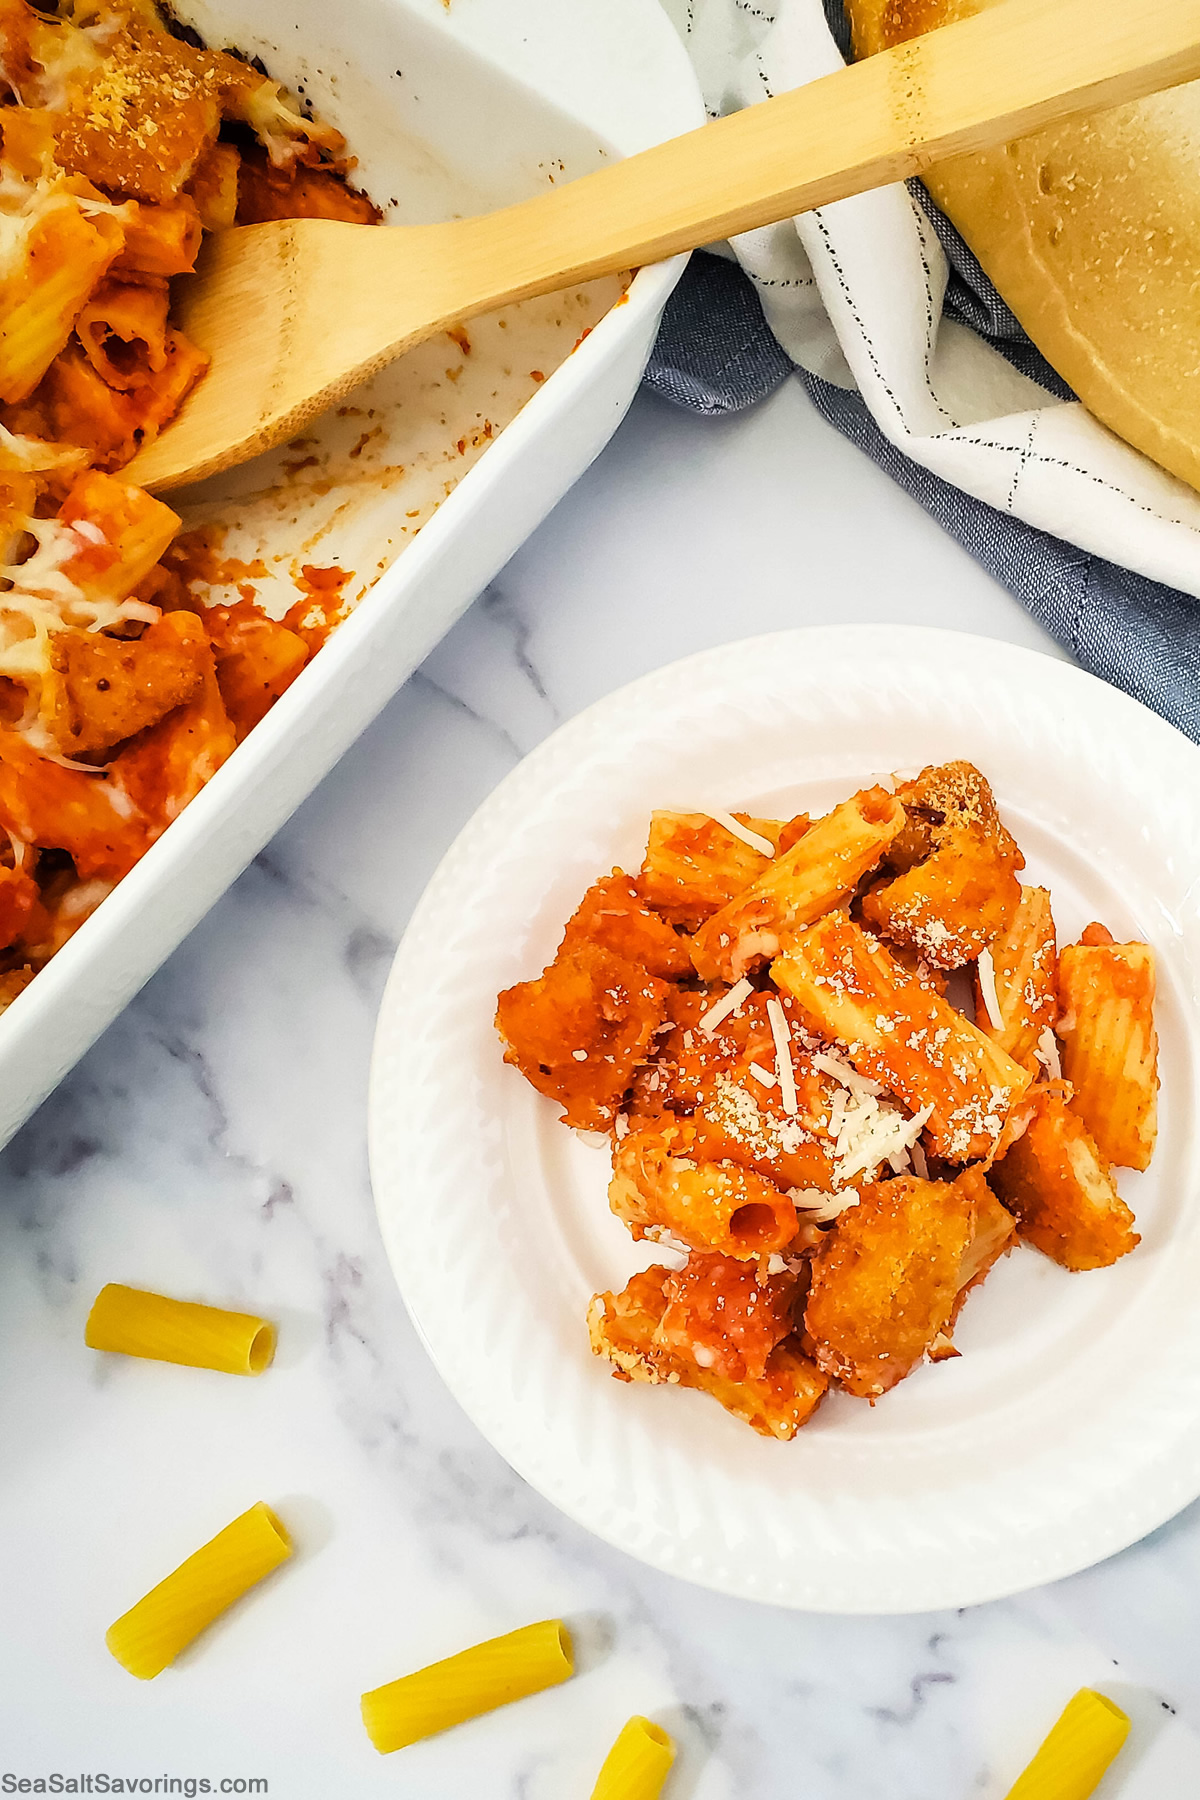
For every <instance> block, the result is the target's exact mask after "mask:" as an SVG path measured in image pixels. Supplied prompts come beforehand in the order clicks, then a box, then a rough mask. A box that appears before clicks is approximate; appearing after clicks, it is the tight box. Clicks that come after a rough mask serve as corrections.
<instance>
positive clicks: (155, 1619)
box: [104, 1500, 292, 1681]
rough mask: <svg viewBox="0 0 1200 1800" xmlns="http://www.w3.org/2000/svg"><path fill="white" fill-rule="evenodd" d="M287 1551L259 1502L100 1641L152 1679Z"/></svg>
mask: <svg viewBox="0 0 1200 1800" xmlns="http://www.w3.org/2000/svg"><path fill="white" fill-rule="evenodd" d="M291 1554H292V1542H291V1539H290V1537H289V1536H288V1533H287V1531H286V1529H285V1528H284V1526H283V1525H282V1524H281V1523H280V1521H279V1520H278V1519H277V1518H276V1516H275V1514H274V1513H273V1512H272V1511H271V1509H270V1507H269V1506H266V1505H264V1503H263V1502H262V1501H261V1500H260V1501H259V1502H258V1503H257V1504H256V1505H254V1506H252V1507H251V1508H250V1509H249V1511H248V1512H244V1513H242V1514H241V1515H240V1516H239V1517H238V1518H236V1519H234V1521H233V1523H232V1524H230V1525H227V1526H226V1527H225V1529H224V1531H219V1532H218V1533H217V1535H216V1537H215V1538H211V1539H210V1540H209V1542H208V1543H207V1544H204V1545H202V1546H201V1548H200V1549H199V1550H197V1551H196V1552H195V1554H194V1555H193V1556H189V1557H188V1559H187V1561H186V1562H183V1563H180V1565H179V1567H178V1568H177V1569H175V1570H174V1571H173V1572H172V1573H171V1574H170V1575H168V1576H167V1578H166V1580H165V1581H160V1582H159V1584H158V1586H157V1587H153V1588H151V1590H150V1592H149V1593H148V1594H146V1595H145V1596H144V1597H143V1598H142V1599H141V1600H139V1601H138V1603H137V1605H136V1606H131V1607H130V1609H129V1611H128V1612H127V1613H123V1614H122V1615H121V1617H120V1618H119V1619H118V1620H117V1622H116V1624H115V1625H110V1626H109V1628H108V1632H107V1634H106V1636H105V1639H104V1641H105V1643H106V1644H107V1645H108V1648H109V1650H110V1651H111V1652H112V1654H113V1656H115V1657H116V1659H117V1661H118V1662H119V1663H120V1665H121V1667H122V1668H123V1669H128V1671H129V1673H130V1674H131V1675H136V1676H138V1678H139V1679H140V1680H142V1681H150V1680H152V1679H153V1677H154V1676H155V1675H161V1673H162V1671H163V1670H164V1669H165V1668H167V1667H168V1665H169V1664H170V1663H173V1662H174V1661H175V1658H176V1657H177V1656H178V1655H179V1653H180V1651H181V1650H185V1649H186V1648H187V1646H188V1645H189V1644H190V1643H192V1641H193V1640H194V1639H195V1638H198V1637H199V1636H200V1633H201V1632H202V1631H205V1630H207V1628H208V1626H210V1625H211V1624H212V1623H213V1621H214V1620H215V1619H219V1618H220V1616H221V1614H222V1613H223V1612H227V1611H228V1609H229V1608H230V1607H231V1606H232V1605H233V1604H234V1602H235V1601H236V1600H240V1599H241V1598H242V1595H243V1594H246V1593H248V1592H249V1591H250V1589H251V1588H252V1587H254V1586H255V1585H256V1584H257V1583H258V1582H260V1581H261V1580H262V1579H263V1578H264V1576H266V1575H269V1574H270V1573H271V1571H272V1570H273V1569H277V1568H278V1567H279V1565H280V1563H283V1562H286V1561H287V1559H288V1557H289V1556H290V1555H291Z"/></svg>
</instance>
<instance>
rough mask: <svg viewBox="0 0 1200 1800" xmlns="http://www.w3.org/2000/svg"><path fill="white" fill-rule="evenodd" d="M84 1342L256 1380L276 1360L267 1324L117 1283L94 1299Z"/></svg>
mask: <svg viewBox="0 0 1200 1800" xmlns="http://www.w3.org/2000/svg"><path fill="white" fill-rule="evenodd" d="M84 1340H85V1342H86V1343H87V1344H88V1345H89V1346H90V1347H91V1349H93V1350H111V1351H115V1352H117V1353H118V1354H119V1355H121V1356H143V1357H146V1358H148V1359H150V1360H152V1361H155V1362H169V1363H181V1364H183V1365H184V1367H185V1368H191V1369H217V1370H220V1371H221V1372H222V1373H223V1374H226V1375H261V1374H262V1372H263V1370H264V1369H265V1368H267V1367H268V1366H269V1364H270V1362H271V1359H272V1358H273V1356H274V1355H275V1327H274V1325H272V1324H271V1322H270V1321H269V1320H268V1319H260V1318H257V1317H256V1316H255V1315H254V1314H252V1313H239V1312H226V1311H225V1310H224V1309H223V1308H221V1307H218V1306H199V1305H197V1304H196V1303H195V1302H194V1301H191V1300H171V1299H168V1297H167V1296H166V1295H165V1294H152V1293H147V1292H146V1291H145V1290H143V1289H142V1288H131V1287H122V1286H121V1285H120V1283H118V1282H110V1283H109V1284H108V1286H107V1287H104V1288H101V1290H100V1292H99V1294H98V1295H97V1296H96V1299H95V1301H94V1303H93V1305H92V1310H91V1312H90V1313H89V1314H88V1320H87V1325H86V1327H85V1329H84Z"/></svg>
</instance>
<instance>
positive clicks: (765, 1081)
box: [750, 1062, 775, 1088]
mask: <svg viewBox="0 0 1200 1800" xmlns="http://www.w3.org/2000/svg"><path fill="white" fill-rule="evenodd" d="M750 1073H751V1074H752V1075H753V1077H754V1079H755V1081H758V1082H761V1084H762V1086H763V1087H765V1088H773V1087H774V1086H775V1077H774V1075H773V1074H772V1073H771V1071H770V1069H764V1068H763V1066H762V1064H761V1063H756V1062H752V1063H751V1064H750Z"/></svg>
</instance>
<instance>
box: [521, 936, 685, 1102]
mask: <svg viewBox="0 0 1200 1800" xmlns="http://www.w3.org/2000/svg"><path fill="white" fill-rule="evenodd" d="M666 1001H667V987H666V983H665V982H662V981H659V980H657V979H656V978H655V977H654V976H653V975H648V974H647V973H646V972H645V970H644V969H640V968H638V967H637V966H636V964H634V963H631V962H629V961H627V960H626V958H625V957H623V956H616V955H614V954H613V952H612V951H610V950H605V949H604V948H603V947H602V946H601V945H599V944H588V945H585V946H584V947H583V948H581V949H579V950H575V951H572V952H570V953H569V954H566V955H563V954H560V955H558V956H557V957H556V958H555V960H554V961H553V962H552V963H551V964H550V967H549V968H548V969H546V970H545V972H544V973H543V974H542V975H540V976H538V978H537V980H536V981H520V982H518V983H517V985H516V986H515V987H510V988H506V989H505V990H504V992H503V993H502V994H501V995H500V1000H499V1005H498V1006H497V1009H496V1029H497V1031H498V1032H499V1033H500V1036H501V1037H502V1038H503V1039H504V1044H505V1049H504V1060H505V1062H507V1063H512V1064H513V1065H514V1066H515V1067H516V1068H518V1069H520V1071H521V1073H522V1075H524V1076H525V1078H526V1080H527V1081H530V1082H532V1084H533V1086H534V1087H535V1088H536V1089H537V1090H538V1093H539V1094H546V1095H548V1097H549V1098H550V1099H551V1100H557V1101H558V1102H559V1103H560V1104H561V1106H562V1107H563V1109H564V1111H563V1119H564V1121H565V1123H566V1124H568V1125H578V1126H582V1127H583V1128H585V1129H588V1130H592V1131H603V1130H606V1129H607V1128H608V1127H609V1126H610V1125H611V1124H612V1122H613V1119H614V1117H615V1116H616V1112H617V1108H618V1106H619V1104H620V1102H621V1100H622V1099H623V1098H624V1096H625V1093H626V1091H627V1090H628V1088H629V1084H630V1082H631V1081H632V1079H633V1073H634V1070H635V1069H636V1068H637V1066H638V1064H639V1063H640V1062H642V1061H643V1060H644V1059H645V1057H646V1055H647V1053H648V1050H649V1046H650V1043H651V1040H652V1039H653V1037H654V1034H655V1032H656V1030H657V1029H658V1027H659V1025H661V1023H662V1021H663V1016H664V1014H665V1012H666Z"/></svg>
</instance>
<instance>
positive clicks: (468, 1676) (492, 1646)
mask: <svg viewBox="0 0 1200 1800" xmlns="http://www.w3.org/2000/svg"><path fill="white" fill-rule="evenodd" d="M574 1670H575V1656H574V1649H573V1647H572V1644H571V1634H570V1632H569V1631H568V1630H567V1628H566V1626H565V1625H564V1624H563V1622H562V1620H561V1619H543V1620H542V1621H541V1622H540V1623H538V1624H536V1625H525V1626H523V1627H522V1628H521V1630H519V1631H510V1632H507V1633H506V1634H505V1636H503V1637H497V1638H489V1639H488V1641H487V1642H486V1643H483V1644H475V1645H474V1646H473V1647H472V1648H471V1649H470V1650H460V1651H459V1653H458V1655H457V1656H448V1657H446V1658H445V1660H444V1661H442V1662H436V1663H431V1664H430V1665H429V1667H428V1668H426V1669H418V1670H417V1671H416V1672H415V1673H414V1674H412V1675H402V1676H401V1677H400V1679H399V1681H389V1682H388V1683H386V1685H385V1686H383V1687H378V1688H372V1690H371V1691H370V1693H367V1694H364V1695H363V1697H362V1719H363V1724H364V1725H365V1726H366V1730H367V1736H368V1737H369V1738H370V1740H371V1742H372V1743H373V1744H374V1746H375V1748H376V1749H377V1750H378V1751H379V1752H380V1754H381V1755H387V1754H388V1753H389V1752H390V1751H393V1750H402V1749H403V1748H404V1747H405V1745H407V1744H415V1743H417V1742H418V1741H419V1740H420V1739H421V1738H427V1737H433V1736H434V1735H435V1734H436V1733H437V1732H439V1731H448V1730H449V1729H450V1727H451V1726H452V1725H461V1724H463V1723H464V1722H465V1721H466V1720H467V1719H474V1718H478V1716H479V1715H480V1714H481V1713H487V1712H494V1711H495V1709H496V1707H498V1706H507V1705H508V1704H509V1702H510V1701H513V1700H523V1699H525V1697H526V1696H527V1695H529V1694H537V1693H540V1692H541V1691H542V1689H543V1688H548V1687H554V1686H556V1685H557V1684H558V1683H559V1682H561V1681H566V1680H567V1679H568V1678H569V1677H570V1676H571V1675H572V1674H573V1673H574Z"/></svg>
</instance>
